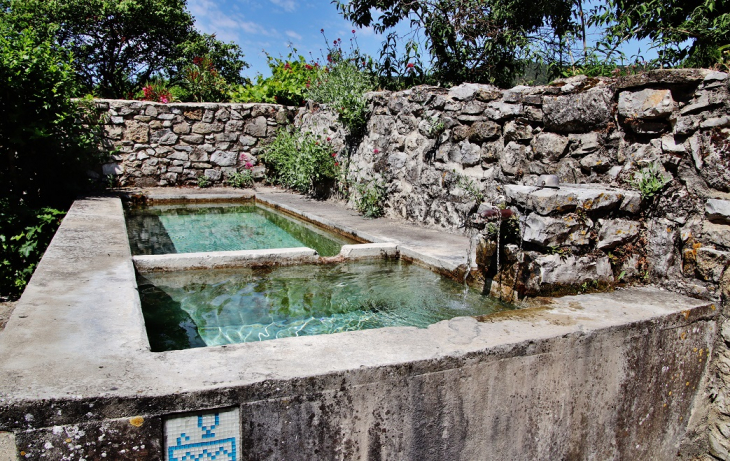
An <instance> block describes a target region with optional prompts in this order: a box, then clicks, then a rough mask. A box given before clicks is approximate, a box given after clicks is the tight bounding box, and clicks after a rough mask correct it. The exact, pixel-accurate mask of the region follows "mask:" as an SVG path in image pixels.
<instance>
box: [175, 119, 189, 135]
mask: <svg viewBox="0 0 730 461" xmlns="http://www.w3.org/2000/svg"><path fill="white" fill-rule="evenodd" d="M172 131H173V132H174V133H177V134H188V133H190V124H189V123H185V122H183V123H178V124H176V125H173V126H172Z"/></svg>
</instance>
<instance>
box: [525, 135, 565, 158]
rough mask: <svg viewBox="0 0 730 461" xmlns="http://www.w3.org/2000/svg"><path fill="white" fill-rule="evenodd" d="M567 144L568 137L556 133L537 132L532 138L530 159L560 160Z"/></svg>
mask: <svg viewBox="0 0 730 461" xmlns="http://www.w3.org/2000/svg"><path fill="white" fill-rule="evenodd" d="M567 146H568V138H566V137H565V136H561V135H559V134H557V133H539V134H538V135H537V136H535V138H534V139H533V140H532V153H533V155H532V159H533V160H543V161H544V162H545V163H553V162H556V161H558V160H560V159H561V158H562V157H563V155H564V154H565V148H566V147H567Z"/></svg>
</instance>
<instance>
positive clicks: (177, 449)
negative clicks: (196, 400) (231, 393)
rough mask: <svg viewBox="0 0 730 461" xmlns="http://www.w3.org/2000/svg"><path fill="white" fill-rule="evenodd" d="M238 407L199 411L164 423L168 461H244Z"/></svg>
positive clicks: (169, 419) (178, 416)
mask: <svg viewBox="0 0 730 461" xmlns="http://www.w3.org/2000/svg"><path fill="white" fill-rule="evenodd" d="M240 449H241V428H240V422H239V412H238V407H234V408H224V409H219V410H208V411H198V412H194V413H185V414H181V415H175V416H170V417H168V418H166V419H165V459H166V460H167V461H238V460H239V459H241V456H240Z"/></svg>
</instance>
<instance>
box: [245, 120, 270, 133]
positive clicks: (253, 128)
mask: <svg viewBox="0 0 730 461" xmlns="http://www.w3.org/2000/svg"><path fill="white" fill-rule="evenodd" d="M266 127H267V125H266V117H264V116H258V117H256V118H255V119H253V120H250V121H249V122H248V123H247V124H246V126H245V128H244V130H243V131H244V133H246V134H249V135H251V136H254V137H257V138H263V137H265V136H266Z"/></svg>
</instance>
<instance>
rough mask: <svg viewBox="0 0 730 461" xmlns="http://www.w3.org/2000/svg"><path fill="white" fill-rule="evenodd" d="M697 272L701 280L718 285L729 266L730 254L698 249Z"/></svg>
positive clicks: (711, 249) (709, 249) (702, 248)
mask: <svg viewBox="0 0 730 461" xmlns="http://www.w3.org/2000/svg"><path fill="white" fill-rule="evenodd" d="M696 262H697V272H698V273H699V275H700V277H702V279H703V280H706V281H711V282H715V283H718V282H719V281H720V278H721V277H722V273H723V272H724V271H725V269H726V268H727V266H728V264H730V252H727V251H720V250H715V249H714V248H708V247H700V248H698V249H697V255H696Z"/></svg>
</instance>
